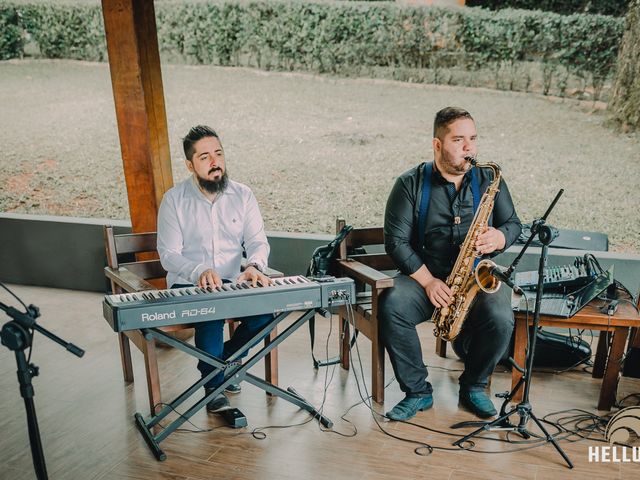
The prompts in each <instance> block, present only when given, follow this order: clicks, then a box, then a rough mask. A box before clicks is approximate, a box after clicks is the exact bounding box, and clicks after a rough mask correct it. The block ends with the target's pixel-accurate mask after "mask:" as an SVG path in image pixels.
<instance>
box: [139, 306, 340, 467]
mask: <svg viewBox="0 0 640 480" xmlns="http://www.w3.org/2000/svg"><path fill="white" fill-rule="evenodd" d="M289 313H291V312H284V313H280V314H278V315H277V316H276V317H275V318H274V319H273V321H272V322H270V323H269V324H268V325H265V327H264V328H263V329H262V330H261V331H259V332H258V333H257V334H256V335H255V336H254V337H253V338H252V339H251V340H249V341H248V342H247V343H246V344H245V345H244V346H243V347H242V348H240V349H239V350H238V351H236V352H235V353H234V354H233V355H232V356H231V357H229V358H228V359H227V360H226V361H225V360H222V359H220V358H217V357H214V356H213V355H209V354H208V353H206V352H204V351H203V350H200V349H198V348H196V347H194V346H193V345H190V344H188V343H186V342H183V341H181V340H178V339H176V338H174V337H172V336H170V335H167V334H166V333H165V332H163V331H161V330H158V329H157V328H147V329H143V330H142V333H143V335H144V336H145V338H147V339H151V338H155V339H156V340H159V341H161V342H163V343H166V344H167V345H171V346H172V347H175V348H177V349H178V350H181V351H183V352H185V353H186V354H188V355H191V356H192V357H194V358H196V359H198V360H202V361H204V362H206V363H208V364H210V365H212V366H213V367H215V369H214V370H213V371H212V372H211V373H209V374H208V375H207V376H205V377H203V378H201V379H199V380H198V381H197V382H195V383H194V384H193V385H191V386H190V387H189V388H187V389H186V390H185V391H184V392H182V393H181V394H180V395H178V396H177V397H176V398H175V399H174V400H173V401H171V403H168V404H165V405H164V406H163V408H162V410H160V411H159V412H158V413H157V414H151V415H150V416H149V417H147V418H144V417H143V416H142V415H141V414H140V413H136V414H135V415H134V418H135V422H136V426H137V427H138V430H139V431H140V433H141V434H142V437H143V438H144V440H145V441H146V442H147V445H148V446H149V448H150V449H151V452H152V453H153V455H154V456H155V457H156V459H157V460H159V461H163V460H165V459H166V458H167V456H166V454H165V453H164V452H163V451H162V449H161V448H160V442H162V441H163V440H164V439H165V438H167V437H168V436H169V435H171V433H173V432H174V431H175V430H176V429H177V428H179V427H180V426H181V425H182V424H183V423H184V422H186V421H187V420H189V419H190V418H191V417H192V416H193V415H194V414H195V413H196V412H197V411H198V410H200V409H201V408H203V407H204V406H205V405H206V404H207V403H208V402H209V401H210V400H212V399H213V398H215V397H216V396H218V395H219V394H220V393H222V392H223V391H224V389H225V387H226V386H227V385H229V384H231V383H238V382H240V381H243V380H246V381H247V382H249V383H251V384H252V385H255V386H256V387H258V388H261V389H262V390H264V391H266V392H267V393H269V394H271V395H276V396H278V397H280V398H282V399H284V400H286V401H287V402H290V403H292V404H294V405H296V406H297V407H299V408H301V409H303V410H306V411H307V412H309V413H310V414H311V415H312V416H313V417H314V418H316V419H317V420H318V421H319V422H320V423H321V424H322V425H324V426H325V427H327V428H331V427H332V426H333V422H332V421H331V420H330V419H329V418H327V417H325V416H324V415H322V414H321V413H320V412H319V411H318V410H317V409H316V408H314V407H313V405H311V404H310V403H308V402H307V401H306V400H305V399H304V398H303V397H302V396H300V395H299V394H298V393H297V392H296V391H295V390H294V389H293V388H289V389H288V391H287V390H283V389H281V388H279V387H276V386H275V385H272V384H270V383H268V382H266V381H264V380H262V379H261V378H258V377H256V376H255V375H252V374H250V373H247V372H248V370H249V369H250V368H251V367H252V366H253V365H255V364H256V363H257V362H258V361H260V360H261V359H263V358H264V357H265V356H266V355H267V354H268V353H269V352H271V350H273V349H274V348H276V347H277V346H278V345H280V344H281V343H282V342H283V341H284V340H285V339H286V338H287V337H289V336H290V335H291V334H292V333H294V332H295V331H296V330H298V328H300V327H301V326H302V325H304V324H305V323H307V322H308V321H309V320H310V319H311V318H312V317H313V316H314V315H315V313H316V310H315V309H311V310H306V311H304V313H303V314H302V315H301V316H300V317H299V318H298V319H297V320H296V321H295V322H294V323H292V324H291V325H290V326H289V327H287V328H286V329H285V330H284V331H282V332H281V333H280V334H278V335H277V336H276V338H274V339H273V341H271V342H270V343H269V345H267V346H264V347H263V348H262V349H261V350H259V351H258V352H256V353H255V354H254V355H253V356H251V357H250V358H249V359H248V360H247V361H245V362H243V363H242V364H240V363H238V362H237V361H236V360H237V359H238V358H239V357H240V356H241V355H242V354H243V353H244V352H246V351H248V350H249V349H250V348H251V346H252V345H254V344H255V343H257V342H259V341H260V339H262V338H263V337H264V336H266V335H267V334H268V333H269V332H271V330H273V328H274V327H276V326H277V325H278V324H279V323H280V322H281V321H282V320H284V319H285V318H286V317H287V316H288V315H289ZM220 321H222V320H220ZM221 371H224V372H225V376H224V381H223V382H222V384H221V385H220V386H219V387H218V388H216V389H215V390H213V391H212V392H211V393H209V395H205V396H204V397H203V398H202V399H200V400H199V401H198V402H197V403H195V404H194V405H193V406H191V407H190V408H189V409H188V410H187V411H186V412H185V413H182V414H181V415H180V416H179V417H178V418H176V419H175V420H173V421H171V422H170V423H169V424H168V425H166V426H164V428H162V429H158V428H156V429H155V430H156V431H158V430H159V433H157V434H154V433H153V432H152V429H153V428H154V427H158V426H159V424H160V422H161V421H162V420H164V419H165V418H166V417H167V415H169V414H170V413H171V412H173V411H174V410H175V409H176V408H177V407H178V406H179V405H181V404H182V403H183V402H184V401H186V400H187V399H188V398H190V397H191V396H193V395H194V394H195V393H196V392H198V391H201V389H202V387H203V386H204V385H205V384H206V383H207V382H208V381H209V380H211V379H212V378H213V377H214V376H215V375H217V374H218V373H219V372H221Z"/></svg>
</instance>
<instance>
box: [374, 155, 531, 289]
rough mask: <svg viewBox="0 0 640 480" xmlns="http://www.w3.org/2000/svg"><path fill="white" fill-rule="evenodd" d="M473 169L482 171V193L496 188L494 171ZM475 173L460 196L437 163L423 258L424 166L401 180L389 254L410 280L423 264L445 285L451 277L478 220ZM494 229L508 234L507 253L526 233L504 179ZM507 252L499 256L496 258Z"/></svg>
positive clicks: (390, 222)
mask: <svg viewBox="0 0 640 480" xmlns="http://www.w3.org/2000/svg"><path fill="white" fill-rule="evenodd" d="M473 168H476V169H477V173H478V179H479V182H480V193H481V194H482V193H484V191H485V190H486V189H487V187H488V186H489V184H490V183H491V180H492V179H493V172H492V171H491V169H489V168H478V167H473ZM470 172H471V171H470V170H469V172H467V173H466V174H465V176H464V178H463V181H462V186H461V188H460V190H459V191H458V192H457V193H455V187H454V186H453V184H452V183H451V182H449V181H447V180H446V179H445V178H444V177H442V175H441V174H440V173H439V172H438V171H437V170H436V168H435V164H434V168H433V173H432V175H431V194H430V200H429V210H428V214H427V222H426V231H425V240H424V251H423V252H422V253H418V217H419V204H420V199H421V195H422V181H423V176H424V163H422V164H420V165H418V166H416V167H414V168H412V169H411V170H409V171H407V172H405V173H403V174H402V175H400V176H399V177H398V178H397V179H396V182H395V184H394V185H393V188H392V189H391V194H390V195H389V199H388V200H387V208H386V210H385V215H384V243H385V250H386V252H387V253H388V254H389V255H390V256H391V258H392V259H393V261H394V262H395V264H396V266H397V267H398V269H399V270H400V271H401V272H402V273H404V274H405V275H411V274H412V273H415V272H416V271H417V270H418V269H419V268H420V267H421V266H422V265H423V264H425V265H426V266H427V268H428V269H429V271H430V272H431V274H432V275H434V276H435V277H438V278H440V279H442V280H444V279H446V277H447V276H448V275H449V273H450V272H451V270H452V268H453V265H454V264H455V261H456V258H457V257H458V253H459V252H460V246H461V245H462V243H463V242H464V239H465V237H466V235H467V232H468V231H469V227H470V226H471V222H472V221H473V216H474V212H473V194H472V192H471V173H470ZM454 195H455V196H454ZM452 197H453V198H452ZM479 201H480V199H478V202H479ZM455 217H459V218H460V223H458V224H456V223H455ZM489 225H490V226H493V227H495V228H497V229H498V230H500V231H501V232H502V233H503V234H504V236H505V239H506V242H505V247H504V248H505V249H506V248H507V247H509V246H510V245H511V244H513V242H515V241H516V239H517V238H518V235H520V230H521V229H522V225H521V224H520V219H519V218H518V215H517V214H516V211H515V208H514V206H513V201H512V200H511V195H510V194H509V189H508V188H507V185H506V183H505V182H504V180H503V179H501V180H500V191H499V192H498V193H497V194H496V197H495V203H494V207H493V212H492V213H491V216H490V217H489ZM501 251H502V250H500V251H495V252H494V253H492V254H491V256H494V255H497V254H499V253H500V252H501Z"/></svg>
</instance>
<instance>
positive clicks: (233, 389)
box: [224, 383, 242, 395]
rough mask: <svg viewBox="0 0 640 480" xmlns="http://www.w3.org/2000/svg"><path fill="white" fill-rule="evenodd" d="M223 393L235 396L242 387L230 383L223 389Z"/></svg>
mask: <svg viewBox="0 0 640 480" xmlns="http://www.w3.org/2000/svg"><path fill="white" fill-rule="evenodd" d="M224 391H225V392H226V393H231V394H232V395H235V394H236V393H240V392H241V391H242V387H241V386H240V384H239V383H230V384H229V385H227V386H226V387H224Z"/></svg>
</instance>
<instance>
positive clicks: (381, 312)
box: [378, 274, 514, 396]
mask: <svg viewBox="0 0 640 480" xmlns="http://www.w3.org/2000/svg"><path fill="white" fill-rule="evenodd" d="M510 292H511V291H510V290H509V289H508V288H507V287H505V286H504V285H503V286H502V287H501V288H500V290H498V291H497V292H496V293H493V294H487V293H484V292H480V293H479V294H478V295H477V297H476V301H475V303H474V305H473V306H472V307H471V310H470V311H469V314H468V316H467V319H466V320H465V322H464V325H463V327H462V331H461V332H460V335H459V336H458V338H457V339H456V341H458V339H460V341H462V340H463V339H464V340H468V341H469V352H468V355H467V358H466V361H465V366H464V367H465V368H464V372H463V373H462V375H461V376H460V379H459V382H460V386H461V388H468V389H483V388H485V387H486V386H487V383H488V380H489V376H490V375H491V373H492V372H493V369H494V368H495V366H496V365H497V364H498V361H499V360H500V359H501V358H502V356H503V354H504V353H505V351H506V349H507V348H508V346H509V342H510V340H511V334H512V332H513V324H514V320H513V312H512V310H511V293H510ZM433 310H434V307H433V305H432V304H431V302H430V301H429V298H428V297H427V294H426V293H425V291H424V289H423V288H422V287H421V286H420V284H419V283H418V282H416V281H415V280H413V279H412V278H411V277H408V276H406V275H402V274H398V275H397V276H396V277H395V279H394V286H393V287H392V288H389V289H387V290H385V291H384V292H383V294H382V295H381V297H380V300H379V308H378V320H379V322H380V333H381V335H382V342H383V343H384V346H385V348H386V349H387V352H388V353H389V357H390V359H391V365H392V366H393V372H394V373H395V376H396V379H397V380H398V383H399V384H400V388H401V390H402V391H403V392H405V393H406V394H407V395H410V396H420V395H424V394H428V393H431V392H432V387H431V384H430V383H429V382H428V381H427V376H428V371H427V367H426V365H425V364H424V362H423V360H422V347H421V346H420V340H419V338H418V333H417V331H416V326H417V325H418V324H420V323H422V322H425V321H427V320H429V319H430V318H431V315H432V314H433ZM464 337H466V338H464Z"/></svg>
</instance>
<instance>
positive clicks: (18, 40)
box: [0, 4, 24, 60]
mask: <svg viewBox="0 0 640 480" xmlns="http://www.w3.org/2000/svg"><path fill="white" fill-rule="evenodd" d="M23 49H24V42H23V37H22V21H21V18H20V11H19V10H18V9H16V8H15V7H14V6H11V5H6V4H2V5H0V60H6V59H8V58H16V57H22V55H23Z"/></svg>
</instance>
